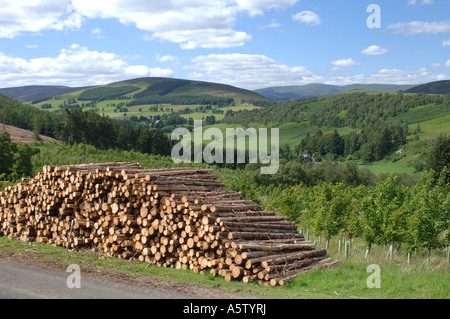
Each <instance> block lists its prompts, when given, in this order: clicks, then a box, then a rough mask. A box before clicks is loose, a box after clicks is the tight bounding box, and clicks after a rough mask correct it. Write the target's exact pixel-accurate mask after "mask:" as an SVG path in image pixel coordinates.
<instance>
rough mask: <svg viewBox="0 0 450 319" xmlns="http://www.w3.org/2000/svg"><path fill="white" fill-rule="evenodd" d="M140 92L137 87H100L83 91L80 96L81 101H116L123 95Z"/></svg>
mask: <svg viewBox="0 0 450 319" xmlns="http://www.w3.org/2000/svg"><path fill="white" fill-rule="evenodd" d="M137 90H139V87H136V86H117V87H113V86H100V87H96V88H92V89H88V90H85V91H83V93H81V94H80V95H79V96H78V100H79V101H96V102H100V101H104V100H114V99H116V98H118V97H120V96H122V95H125V94H128V93H131V92H134V91H137Z"/></svg>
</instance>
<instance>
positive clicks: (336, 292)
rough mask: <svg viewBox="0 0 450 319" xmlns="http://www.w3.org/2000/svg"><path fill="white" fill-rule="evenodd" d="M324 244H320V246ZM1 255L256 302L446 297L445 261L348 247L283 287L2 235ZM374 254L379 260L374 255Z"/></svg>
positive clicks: (0, 243) (447, 274)
mask: <svg viewBox="0 0 450 319" xmlns="http://www.w3.org/2000/svg"><path fill="white" fill-rule="evenodd" d="M322 244H323V243H322ZM0 251H3V252H7V253H9V254H14V255H18V256H24V255H26V256H30V257H33V258H42V259H46V260H54V261H56V262H62V263H65V264H78V265H80V266H87V267H96V268H98V269H104V270H108V271H116V272H119V273H124V274H128V275H133V276H139V277H144V278H156V279H160V280H167V281H172V282H179V283H185V284H192V285H200V286H204V287H210V288H217V289H220V290H222V291H224V292H234V293H239V294H242V295H247V296H253V297H257V298H270V299H295V298H302V299H307V298H311V299H331V298H332V299H338V298H345V299H353V298H370V299H377V298H383V299H395V298H398V299H400V298H401V299H406V298H414V299H420V298H424V299H430V298H431V299H443V298H449V297H450V290H449V289H450V287H449V283H450V281H449V273H448V265H449V264H448V261H445V259H444V260H442V259H443V258H440V259H438V258H437V257H436V259H437V261H436V262H434V263H432V264H431V265H425V264H424V263H423V262H417V263H416V264H414V265H412V266H407V265H405V263H404V262H403V263H402V262H398V261H394V262H389V261H386V260H383V258H382V257H379V256H378V255H380V256H381V255H382V253H381V254H380V253H374V254H375V255H376V256H375V257H370V258H369V259H365V258H363V257H361V256H359V254H358V253H356V252H354V251H356V249H352V252H351V254H350V256H349V258H348V259H347V260H346V259H345V258H343V259H342V261H341V262H340V263H339V264H337V265H336V266H334V267H333V268H330V269H321V270H313V271H311V272H309V273H303V274H300V275H299V276H297V277H296V278H295V279H294V280H293V281H292V282H290V283H288V284H287V285H285V286H283V287H271V286H264V285H260V284H258V283H248V284H246V283H243V282H241V281H236V280H235V281H231V282H226V281H225V280H224V279H223V278H221V277H219V276H217V277H213V276H211V275H210V274H209V273H205V274H196V273H193V272H192V271H190V270H176V269H172V268H159V267H155V266H149V267H147V264H146V263H140V262H135V261H130V260H125V259H117V258H105V257H103V256H101V255H99V254H96V253H92V252H90V251H81V250H80V251H66V250H65V249H64V248H62V247H54V246H51V245H47V244H40V243H31V244H28V243H24V242H21V241H18V240H14V239H13V240H10V239H8V238H6V237H4V236H0ZM329 252H330V254H329V255H330V256H331V257H332V258H333V259H335V260H336V259H340V258H342V256H339V255H338V253H337V252H336V249H335V248H333V247H331V246H330V249H329ZM377 256H378V257H377ZM373 263H377V264H379V266H380V279H381V288H369V287H368V286H367V279H368V277H369V276H370V275H371V274H372V273H369V272H367V267H368V265H370V264H373ZM436 263H437V264H436Z"/></svg>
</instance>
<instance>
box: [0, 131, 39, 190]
mask: <svg viewBox="0 0 450 319" xmlns="http://www.w3.org/2000/svg"><path fill="white" fill-rule="evenodd" d="M37 153H38V149H36V148H35V147H33V146H30V145H28V144H23V143H12V142H11V138H10V136H9V133H8V132H1V133H0V176H1V178H0V179H2V180H12V181H13V180H16V179H18V178H20V177H24V176H30V175H31V174H32V173H33V166H32V156H33V155H35V154H37Z"/></svg>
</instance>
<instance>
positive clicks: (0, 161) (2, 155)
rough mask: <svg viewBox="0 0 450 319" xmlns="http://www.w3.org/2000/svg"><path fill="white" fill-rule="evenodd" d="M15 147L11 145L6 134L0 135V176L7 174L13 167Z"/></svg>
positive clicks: (9, 137)
mask: <svg viewBox="0 0 450 319" xmlns="http://www.w3.org/2000/svg"><path fill="white" fill-rule="evenodd" d="M15 151H16V145H15V144H13V143H11V136H10V135H9V133H8V132H6V131H5V132H1V133H0V174H9V173H11V170H12V168H13V165H14V152H15Z"/></svg>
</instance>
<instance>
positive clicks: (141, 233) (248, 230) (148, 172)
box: [0, 163, 336, 285]
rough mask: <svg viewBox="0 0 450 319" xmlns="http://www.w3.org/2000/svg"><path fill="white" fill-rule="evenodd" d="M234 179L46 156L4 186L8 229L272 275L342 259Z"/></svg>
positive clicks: (2, 221) (270, 279)
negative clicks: (30, 174) (52, 161)
mask: <svg viewBox="0 0 450 319" xmlns="http://www.w3.org/2000/svg"><path fill="white" fill-rule="evenodd" d="M224 186H225V185H224V184H222V183H221V182H220V181H219V180H218V179H217V176H216V175H215V174H214V171H213V170H212V169H204V168H167V169H143V168H142V167H141V166H140V165H139V164H137V163H102V164H83V165H66V166H44V168H43V172H42V173H39V174H37V175H36V176H35V177H34V178H31V179H26V180H23V181H22V183H19V184H17V185H16V186H14V187H8V188H6V190H5V191H3V192H0V234H3V235H5V236H8V237H9V238H19V239H21V240H23V241H27V242H29V241H37V242H42V243H48V244H53V245H58V246H63V247H67V248H68V249H77V248H81V247H86V248H89V249H94V250H97V251H100V252H102V253H103V254H105V255H107V256H112V257H117V258H128V259H135V260H139V261H141V262H146V263H148V264H149V265H156V266H160V267H175V268H177V269H188V268H189V269H192V270H193V271H194V272H205V271H210V272H211V274H213V275H220V276H223V277H225V279H226V280H227V281H230V280H232V279H238V278H240V279H242V280H243V281H244V282H250V281H254V280H257V281H259V282H261V283H264V284H270V285H284V284H285V283H286V282H288V281H290V280H292V279H293V278H295V276H297V275H298V274H299V273H301V272H305V271H308V270H310V269H312V268H321V267H326V266H330V265H333V264H335V263H336V261H332V260H331V259H329V258H327V257H326V250H324V249H316V248H315V246H314V245H313V244H312V243H311V242H308V241H305V239H304V237H303V235H301V234H299V233H298V231H297V227H296V225H295V223H293V222H290V221H288V220H287V218H286V217H284V216H278V215H277V214H276V213H275V212H270V211H263V210H262V209H261V207H260V206H259V205H256V204H255V203H254V202H252V201H250V200H244V199H242V198H241V194H240V193H239V192H234V191H226V190H224Z"/></svg>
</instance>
